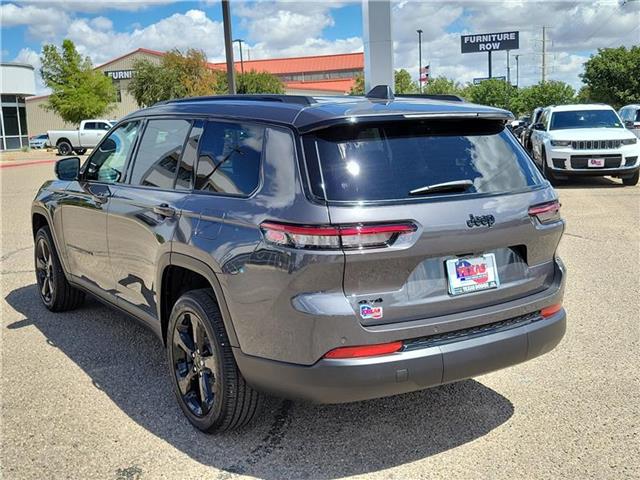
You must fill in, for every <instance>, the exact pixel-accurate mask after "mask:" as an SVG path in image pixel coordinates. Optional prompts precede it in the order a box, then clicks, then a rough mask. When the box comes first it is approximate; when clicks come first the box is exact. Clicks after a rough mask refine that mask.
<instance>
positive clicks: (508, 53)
mask: <svg viewBox="0 0 640 480" xmlns="http://www.w3.org/2000/svg"><path fill="white" fill-rule="evenodd" d="M510 57H511V50H507V83H508V84H509V85H511V66H510V64H509V58H510Z"/></svg>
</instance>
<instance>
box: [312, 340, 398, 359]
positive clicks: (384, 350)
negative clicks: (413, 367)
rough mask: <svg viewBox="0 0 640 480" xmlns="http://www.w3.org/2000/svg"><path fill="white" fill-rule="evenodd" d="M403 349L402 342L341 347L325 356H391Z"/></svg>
mask: <svg viewBox="0 0 640 480" xmlns="http://www.w3.org/2000/svg"><path fill="white" fill-rule="evenodd" d="M400 349H402V342H391V343H378V344H376V345H362V346H359V347H340V348H336V349H334V350H331V351H330V352H328V353H327V354H325V356H324V358H362V357H377V356H379V355H389V354H390V353H395V352H397V351H399V350H400Z"/></svg>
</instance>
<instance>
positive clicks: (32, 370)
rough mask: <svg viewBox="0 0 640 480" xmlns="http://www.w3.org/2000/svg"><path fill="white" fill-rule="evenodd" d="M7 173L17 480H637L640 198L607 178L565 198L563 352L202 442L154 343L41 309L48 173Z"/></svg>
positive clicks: (9, 391)
mask: <svg viewBox="0 0 640 480" xmlns="http://www.w3.org/2000/svg"><path fill="white" fill-rule="evenodd" d="M41 157H42V158H41ZM54 158H55V157H54V156H53V155H50V156H49V159H54ZM21 161H25V159H23V160H21ZM40 161H47V158H45V157H43V156H42V155H41V156H40V157H38V162H40ZM3 165H8V164H6V163H4V164H2V163H0V176H1V181H2V183H1V188H2V197H1V200H2V231H1V232H2V233H1V235H2V237H1V241H2V251H1V252H0V259H1V265H0V275H1V276H0V280H1V282H2V298H3V302H2V330H1V332H2V333H1V335H2V337H1V339H2V340H1V341H2V345H1V351H2V384H1V391H2V423H1V425H2V456H1V458H2V469H3V473H4V474H5V475H6V478H60V477H63V478H114V479H135V478H141V479H144V478H149V479H152V478H154V479H155V478H180V479H182V478H219V479H227V478H234V477H235V476H242V475H246V476H248V477H258V478H266V479H279V478H292V479H293V478H313V479H315V478H340V477H348V476H363V477H364V476H367V477H371V478H398V479H400V478H558V477H568V478H616V479H618V478H638V476H639V475H640V465H639V462H640V460H639V458H640V441H639V438H638V418H639V415H640V374H639V373H638V372H639V370H638V344H639V339H640V330H639V328H640V327H639V324H638V316H639V314H638V312H639V311H640V299H639V295H638V293H639V291H640V280H639V279H640V276H639V275H638V265H639V264H640V237H639V233H638V232H639V227H640V187H622V186H621V182H620V181H619V180H610V179H599V178H594V179H585V180H582V181H580V182H571V183H567V184H563V185H561V186H560V187H559V189H558V191H559V194H560V199H561V201H562V204H563V207H562V212H563V215H564V217H565V218H566V219H567V222H568V227H567V230H566V232H565V236H564V238H563V240H562V243H561V248H560V252H561V255H562V257H563V259H564V261H565V263H566V264H567V268H568V271H569V276H568V282H567V291H566V296H565V307H566V309H567V312H568V331H567V334H566V337H565V339H564V340H563V341H562V343H561V344H560V345H559V346H558V347H557V348H556V349H555V350H554V351H552V352H551V353H549V354H547V355H545V356H543V357H541V358H539V359H535V360H533V361H531V362H528V363H526V364H523V365H519V366H516V367H513V368H510V369H507V370H503V371H499V372H496V373H492V374H489V375H485V376H482V377H479V378H477V379H474V380H468V381H465V382H461V383H458V384H454V385H448V386H444V387H440V388H436V389H432V390H428V391H425V392H419V393H415V394H409V395H405V396H399V397H392V398H387V399H381V400H374V401H369V402H362V403H355V404H349V405H337V406H316V405H309V404H305V403H298V402H290V401H284V400H279V399H272V400H270V401H269V402H268V404H267V406H266V408H265V410H264V412H263V414H262V417H261V418H260V419H258V421H256V422H255V423H254V424H252V425H251V426H250V427H248V428H246V429H243V430H240V431H236V432H233V433H230V434H225V435H222V436H207V435H204V434H202V433H200V432H198V431H196V430H194V429H193V428H192V427H191V426H190V424H189V423H188V422H187V420H186V419H185V418H184V416H183V415H182V413H181V412H180V410H179V408H178V406H177V404H176V402H175V400H174V399H173V398H172V396H171V395H172V393H171V390H170V384H169V377H168V374H167V369H166V366H165V363H164V354H163V351H162V347H161V345H160V342H159V341H158V340H157V339H156V338H155V337H154V336H153V334H151V333H150V332H149V331H147V330H145V329H144V328H143V327H141V326H139V325H138V324H136V323H134V322H133V321H131V320H129V319H128V318H126V317H124V316H123V315H121V314H119V313H116V312H114V311H112V310H110V309H107V308H106V307H103V306H102V305H101V304H99V303H97V302H95V301H89V302H87V303H86V304H85V306H83V307H82V308H80V309H79V310H77V311H75V312H72V313H68V314H51V313H49V312H48V311H47V310H45V308H44V307H43V306H41V304H40V300H39V299H38V297H37V292H36V287H35V277H34V272H33V264H32V263H33V262H32V244H33V241H32V237H31V230H30V221H29V208H30V202H31V199H32V197H33V195H34V193H35V191H36V189H37V187H38V186H39V185H40V184H41V183H42V182H43V181H44V180H46V179H48V178H51V177H52V176H53V165H52V164H51V163H31V164H30V165H25V166H16V167H14V166H11V167H8V168H2V166H3Z"/></svg>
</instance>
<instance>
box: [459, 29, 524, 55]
mask: <svg viewBox="0 0 640 480" xmlns="http://www.w3.org/2000/svg"><path fill="white" fill-rule="evenodd" d="M460 46H461V48H462V53H478V52H493V51H495V50H517V49H518V48H520V32H502V33H483V34H476V35H462V36H461V37H460Z"/></svg>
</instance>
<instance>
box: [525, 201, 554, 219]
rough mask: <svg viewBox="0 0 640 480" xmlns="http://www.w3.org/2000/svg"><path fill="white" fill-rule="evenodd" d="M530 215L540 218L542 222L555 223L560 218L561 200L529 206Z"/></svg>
mask: <svg viewBox="0 0 640 480" xmlns="http://www.w3.org/2000/svg"><path fill="white" fill-rule="evenodd" d="M529 215H530V216H532V217H535V218H537V219H538V221H539V222H540V223H553V222H557V221H558V220H560V202H559V201H558V200H554V201H553V202H548V203H541V204H539V205H534V206H532V207H529Z"/></svg>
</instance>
